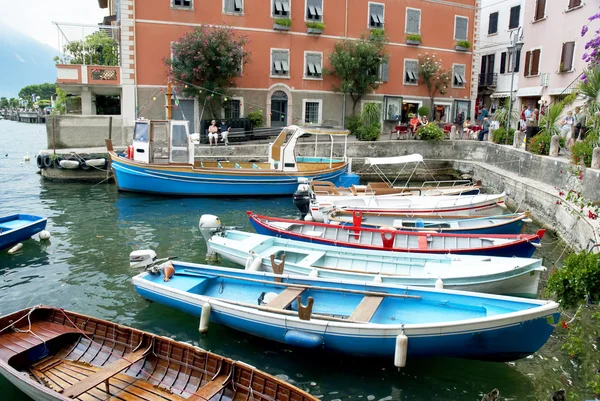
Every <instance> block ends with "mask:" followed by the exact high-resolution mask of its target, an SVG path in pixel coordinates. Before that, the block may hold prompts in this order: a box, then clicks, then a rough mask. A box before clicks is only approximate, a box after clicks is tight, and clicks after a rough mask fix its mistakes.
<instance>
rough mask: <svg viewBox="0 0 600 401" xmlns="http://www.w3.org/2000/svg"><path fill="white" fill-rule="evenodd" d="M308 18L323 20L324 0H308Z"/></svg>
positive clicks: (310, 19)
mask: <svg viewBox="0 0 600 401" xmlns="http://www.w3.org/2000/svg"><path fill="white" fill-rule="evenodd" d="M306 19H307V20H309V21H322V20H323V0H306Z"/></svg>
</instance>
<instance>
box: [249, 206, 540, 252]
mask: <svg viewBox="0 0 600 401" xmlns="http://www.w3.org/2000/svg"><path fill="white" fill-rule="evenodd" d="M247 214H248V218H249V219H250V224H251V225H252V227H253V228H254V230H255V231H256V232H257V233H258V234H263V235H272V236H276V237H280V238H288V239H293V240H297V241H305V242H312V243H317V244H323V245H334V246H342V247H349V248H359V249H372V250H382V251H394V252H417V253H435V254H447V253H452V254H468V255H486V256H500V257H512V256H516V257H520V258H530V257H532V256H533V253H534V252H535V250H536V247H539V246H540V245H539V243H540V241H541V238H542V237H543V235H544V233H545V230H538V232H537V234H535V235H518V236H517V235H509V234H506V235H491V234H490V235H486V236H485V237H482V236H479V235H469V234H439V233H418V232H417V233H415V232H405V231H397V230H396V229H393V228H391V229H382V228H367V227H348V226H338V225H332V224H324V223H316V222H306V221H300V220H288V219H278V218H273V217H266V216H259V215H255V214H253V213H252V212H247Z"/></svg>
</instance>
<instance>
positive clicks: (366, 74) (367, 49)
mask: <svg viewBox="0 0 600 401" xmlns="http://www.w3.org/2000/svg"><path fill="white" fill-rule="evenodd" d="M386 43H387V38H386V37H385V33H384V32H383V31H376V30H374V31H373V32H372V33H371V36H369V37H368V38H367V37H366V36H364V35H362V36H361V38H360V39H358V40H346V41H341V42H337V43H336V44H335V46H334V50H333V52H332V53H331V54H330V55H329V63H330V64H331V68H330V69H325V73H326V74H330V75H333V76H335V77H337V78H339V83H338V84H336V85H334V86H333V90H334V91H336V92H342V93H345V94H348V95H350V97H351V98H352V102H353V104H352V115H355V114H356V105H357V104H358V102H359V100H360V99H361V98H362V97H363V96H364V95H365V94H367V93H370V92H372V91H374V90H376V89H377V88H379V85H380V82H379V81H380V76H379V68H380V66H381V64H382V63H384V62H386V61H387V60H388V58H389V56H388V55H387V54H386V53H385V44H386Z"/></svg>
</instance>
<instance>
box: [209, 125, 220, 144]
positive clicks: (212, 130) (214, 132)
mask: <svg viewBox="0 0 600 401" xmlns="http://www.w3.org/2000/svg"><path fill="white" fill-rule="evenodd" d="M213 140H214V142H215V146H216V145H217V141H218V140H219V128H218V127H217V122H216V121H215V120H212V121H211V122H210V127H208V143H209V144H210V146H213Z"/></svg>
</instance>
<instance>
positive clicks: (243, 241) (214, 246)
mask: <svg viewBox="0 0 600 401" xmlns="http://www.w3.org/2000/svg"><path fill="white" fill-rule="evenodd" d="M208 217H210V215H205V216H203V217H202V218H203V219H205V220H206V219H207V218H208ZM205 226H206V225H205ZM204 230H206V229H204ZM206 231H208V232H206ZM206 231H203V233H202V234H203V236H205V239H206V243H207V248H208V249H209V252H211V255H212V253H213V252H214V253H216V254H218V255H220V256H222V257H223V258H224V259H226V260H229V261H231V262H234V263H237V264H239V265H242V266H245V268H246V270H251V271H267V272H276V273H289V274H296V275H301V276H310V277H322V278H327V279H333V280H347V281H359V282H363V283H365V282H366V283H369V282H371V283H372V282H379V283H385V284H389V285H411V286H419V287H430V288H433V287H436V286H437V287H443V288H446V289H450V290H463V291H472V292H485V293H490V294H500V295H511V296H521V297H528V298H535V297H536V295H537V291H538V286H539V282H540V278H541V275H542V272H544V271H545V270H546V268H545V267H543V266H542V261H541V260H540V259H530V258H499V257H488V256H472V255H449V254H446V255H432V254H426V253H405V252H386V251H371V250H363V249H351V248H340V247H336V246H330V245H320V244H309V243H307V242H302V241H294V240H290V239H283V238H276V237H271V236H266V235H260V234H254V233H249V232H244V231H237V230H217V231H212V232H211V230H206ZM279 267H280V268H281V269H283V270H279Z"/></svg>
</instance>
